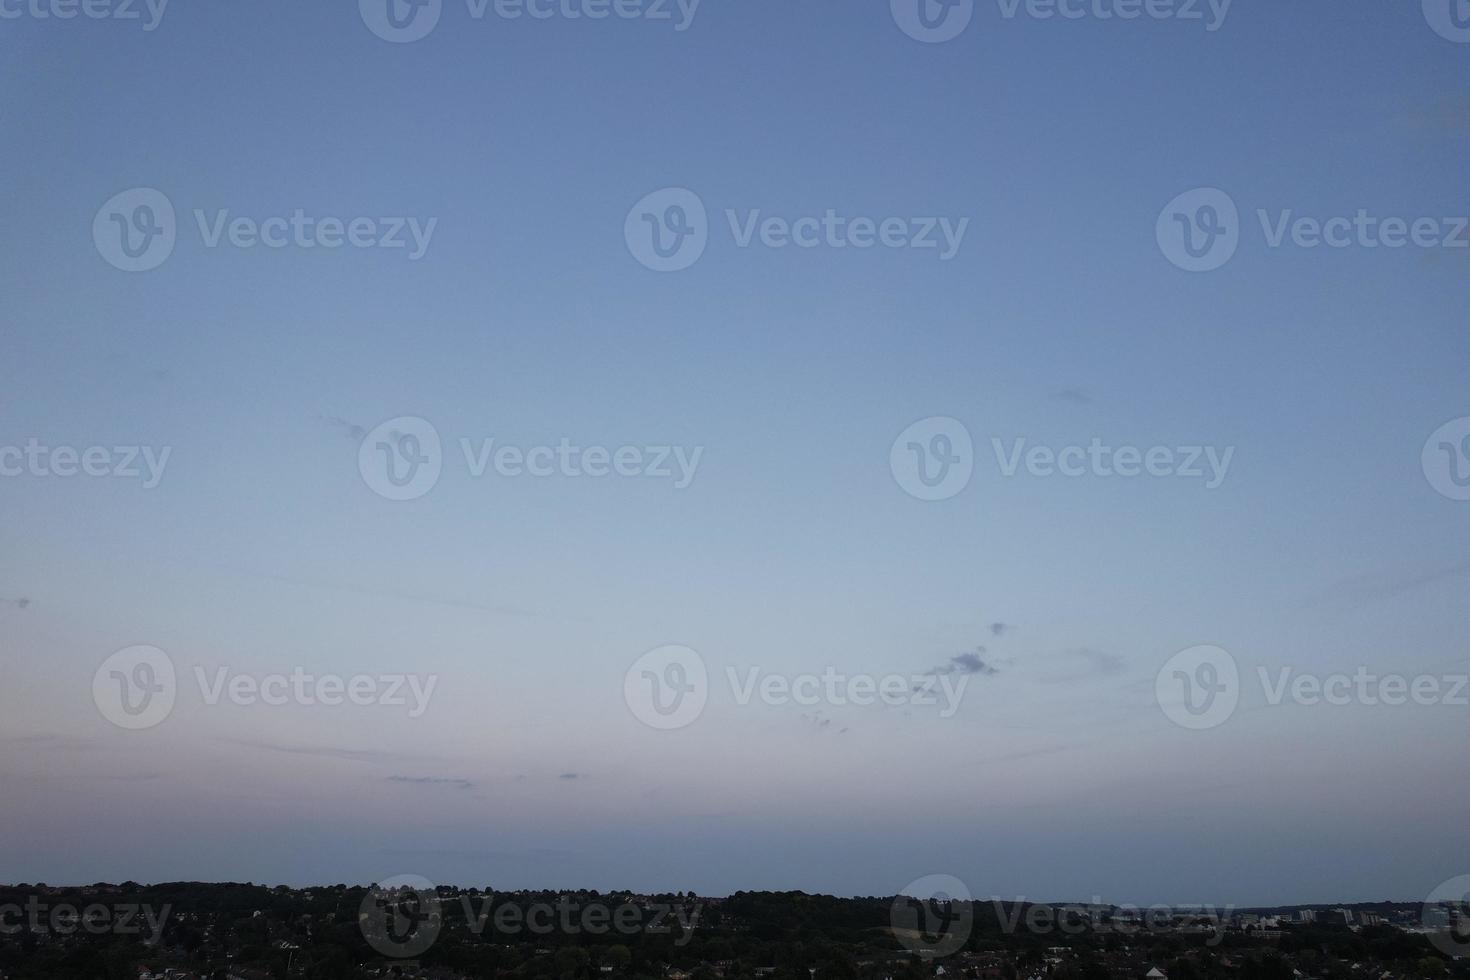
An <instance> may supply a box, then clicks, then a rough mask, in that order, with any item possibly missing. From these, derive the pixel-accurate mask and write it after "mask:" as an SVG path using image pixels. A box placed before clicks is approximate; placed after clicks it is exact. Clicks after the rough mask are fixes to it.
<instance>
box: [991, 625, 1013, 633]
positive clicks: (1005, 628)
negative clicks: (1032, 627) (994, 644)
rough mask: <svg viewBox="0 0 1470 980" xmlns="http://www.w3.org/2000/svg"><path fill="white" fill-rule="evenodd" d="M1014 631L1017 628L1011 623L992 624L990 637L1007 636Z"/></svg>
mask: <svg viewBox="0 0 1470 980" xmlns="http://www.w3.org/2000/svg"><path fill="white" fill-rule="evenodd" d="M1013 629H1015V627H1014V626H1012V625H1011V624H1010V623H991V624H990V635H991V636H1005V635H1006V634H1007V633H1009V632H1010V631H1011V630H1013Z"/></svg>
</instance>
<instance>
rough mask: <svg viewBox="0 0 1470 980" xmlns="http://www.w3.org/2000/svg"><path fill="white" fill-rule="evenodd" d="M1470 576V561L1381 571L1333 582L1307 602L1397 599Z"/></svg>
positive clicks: (1309, 604)
mask: <svg viewBox="0 0 1470 980" xmlns="http://www.w3.org/2000/svg"><path fill="white" fill-rule="evenodd" d="M1467 576H1470V561H1462V562H1458V563H1456V564H1453V565H1442V566H1440V567H1438V568H1425V569H1419V570H1416V571H1410V572H1381V573H1377V572H1376V573H1369V574H1366V575H1356V576H1353V577H1352V578H1347V579H1343V580H1341V581H1339V582H1337V583H1335V584H1334V585H1332V586H1330V587H1329V588H1328V589H1327V590H1326V591H1324V592H1322V593H1320V594H1319V595H1317V596H1315V597H1313V598H1311V599H1308V600H1307V601H1306V602H1305V603H1304V604H1303V605H1305V606H1307V607H1311V606H1319V605H1322V604H1324V603H1350V604H1353V605H1357V604H1360V603H1366V602H1379V601H1382V600H1385V599H1395V598H1398V597H1399V596H1402V595H1408V594H1409V593H1411V592H1417V591H1418V590H1420V589H1427V588H1429V587H1430V586H1434V585H1440V584H1442V583H1444V582H1453V581H1455V580H1457V579H1462V578H1465V577H1467Z"/></svg>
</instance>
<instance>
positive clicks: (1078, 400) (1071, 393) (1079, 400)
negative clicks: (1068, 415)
mask: <svg viewBox="0 0 1470 980" xmlns="http://www.w3.org/2000/svg"><path fill="white" fill-rule="evenodd" d="M1051 396H1052V398H1054V399H1055V400H1056V401H1059V402H1067V403H1068V404H1071V405H1091V404H1092V396H1091V395H1089V394H1088V393H1087V392H1085V391H1083V390H1082V389H1081V388H1063V389H1062V390H1061V391H1054V392H1052V393H1051Z"/></svg>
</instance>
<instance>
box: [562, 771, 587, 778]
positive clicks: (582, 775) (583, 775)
mask: <svg viewBox="0 0 1470 980" xmlns="http://www.w3.org/2000/svg"><path fill="white" fill-rule="evenodd" d="M556 778H557V779H568V780H570V779H586V778H587V774H586V773H585V772H564V773H562V774H561V775H560V776H557V777H556Z"/></svg>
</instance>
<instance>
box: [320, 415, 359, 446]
mask: <svg viewBox="0 0 1470 980" xmlns="http://www.w3.org/2000/svg"><path fill="white" fill-rule="evenodd" d="M317 418H319V419H321V421H323V422H325V423H327V424H328V425H330V426H331V427H332V428H334V429H336V430H337V431H338V432H341V433H342V434H343V435H344V436H346V437H347V438H348V439H351V440H352V441H353V442H362V440H363V438H364V437H366V436H367V429H365V428H363V427H362V426H360V425H358V424H357V423H356V422H349V421H347V420H346V419H343V418H338V417H337V416H335V415H318V416H317Z"/></svg>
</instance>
